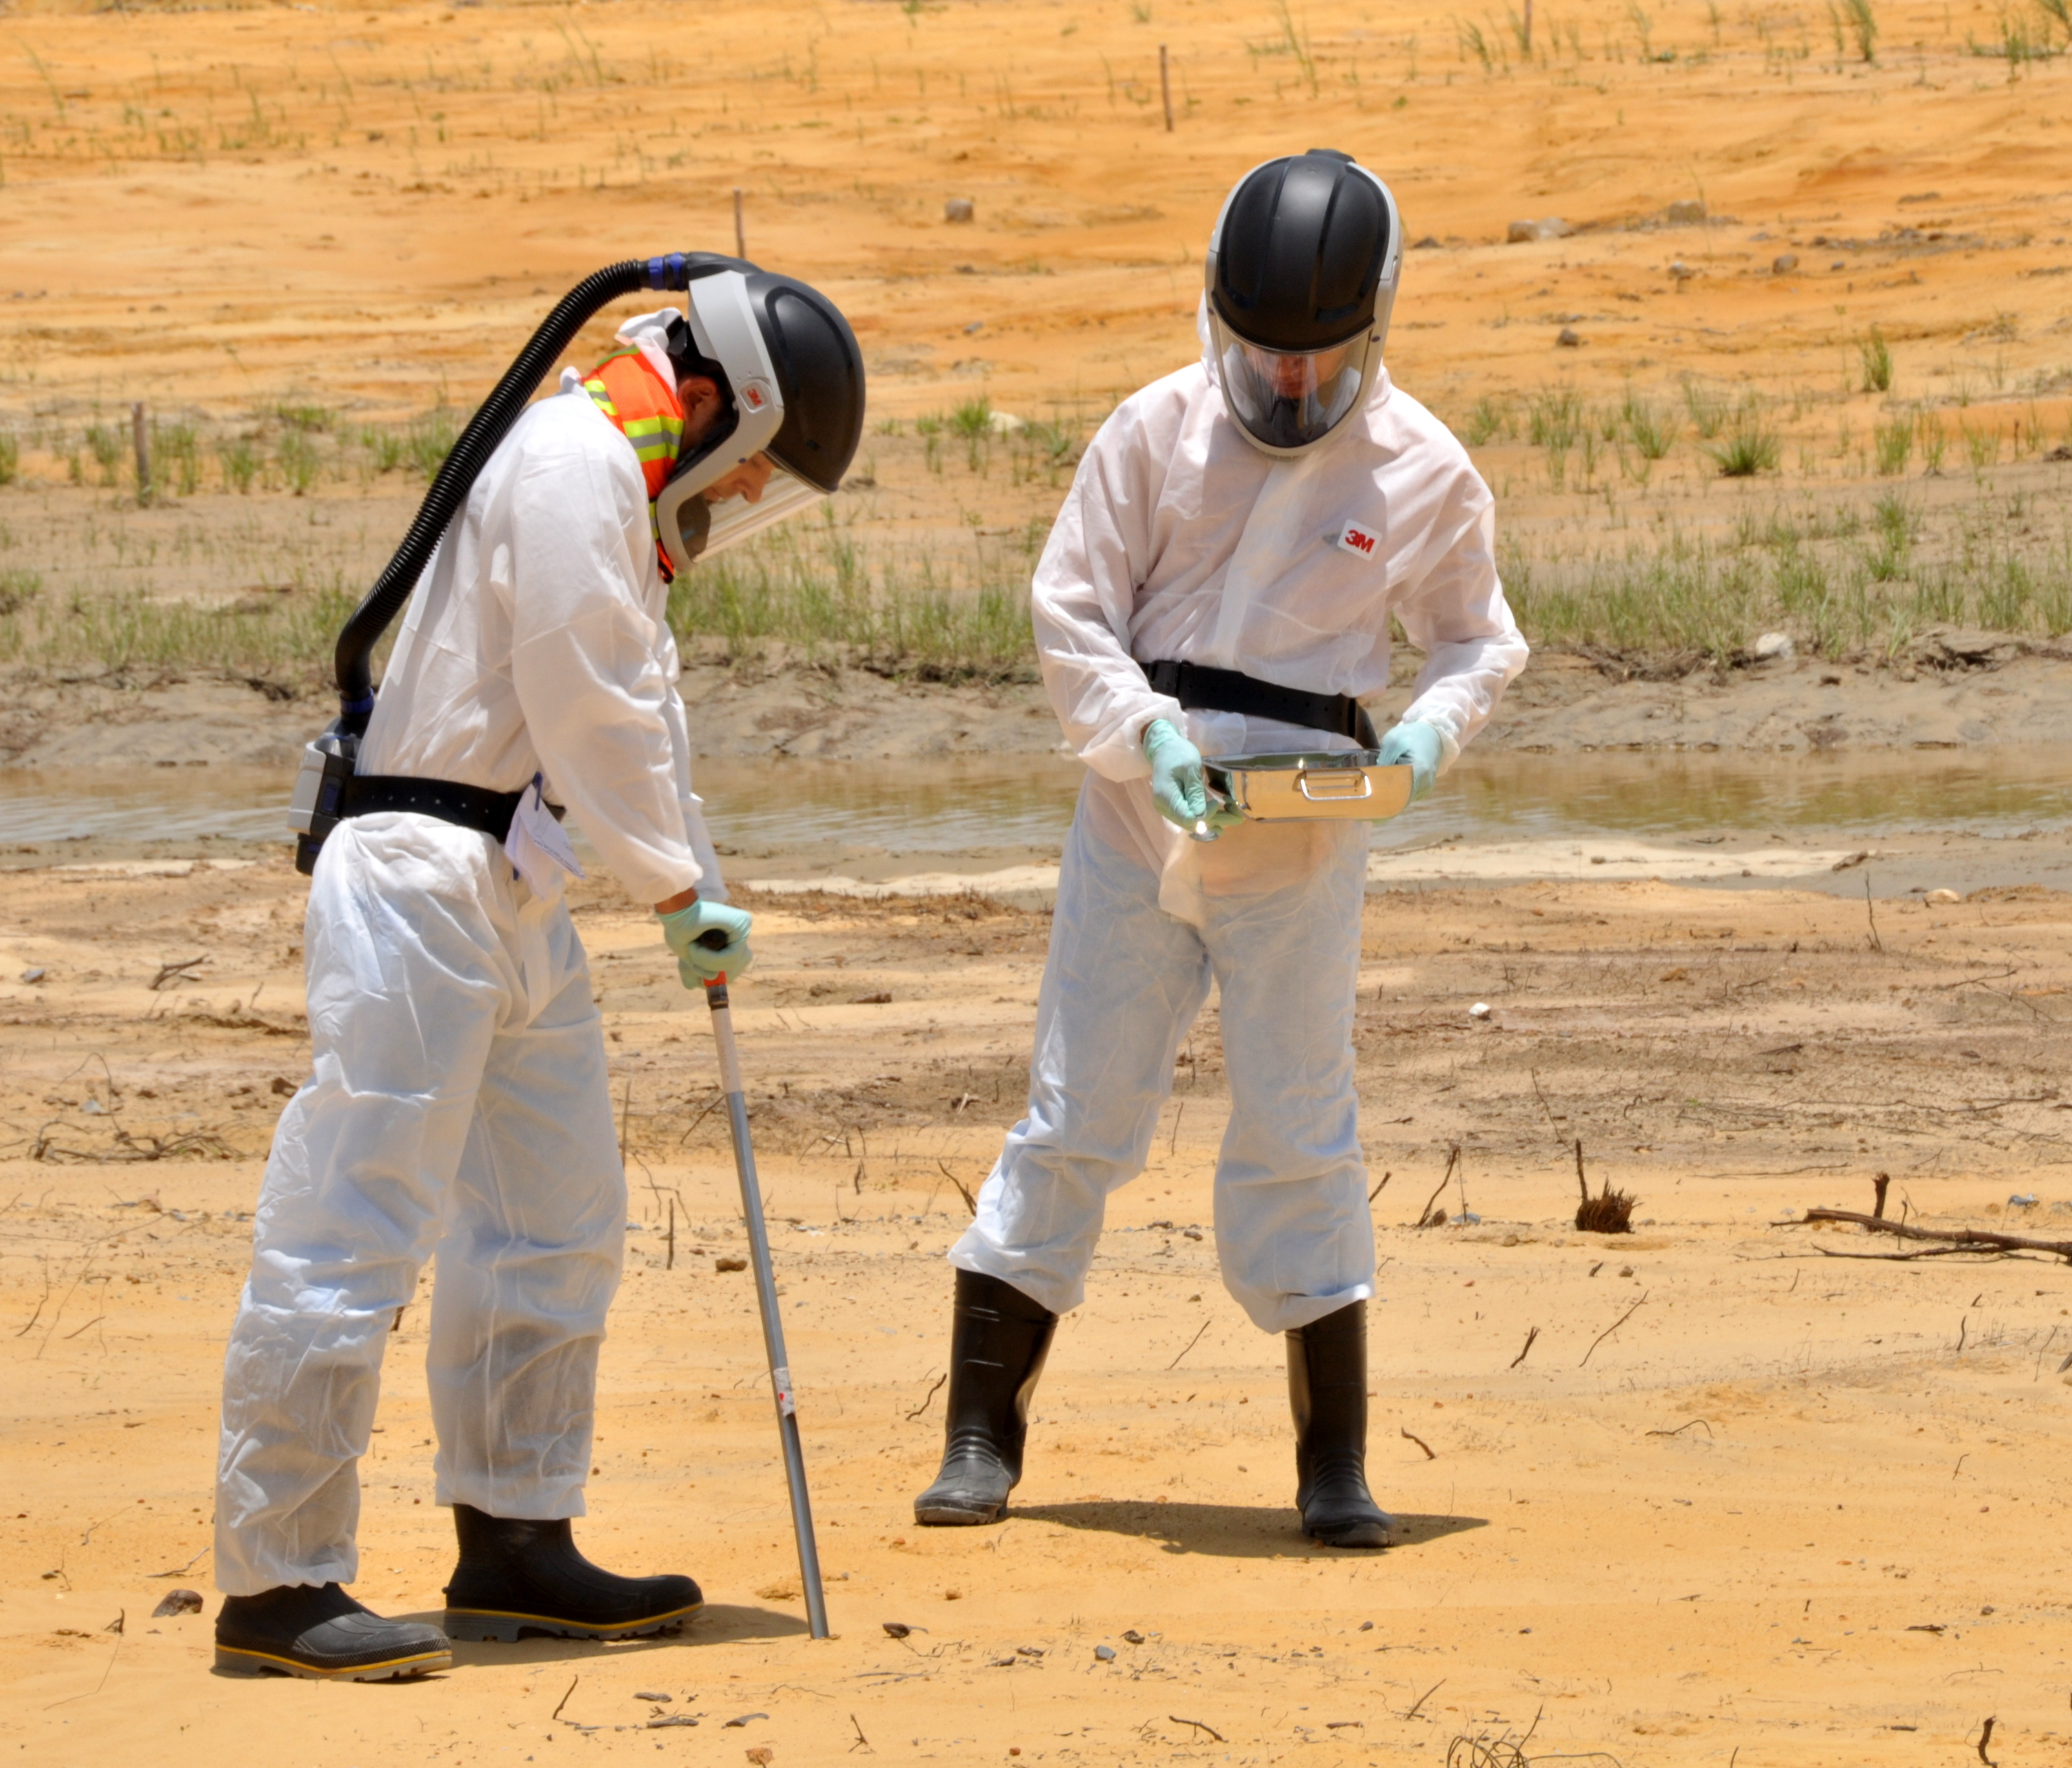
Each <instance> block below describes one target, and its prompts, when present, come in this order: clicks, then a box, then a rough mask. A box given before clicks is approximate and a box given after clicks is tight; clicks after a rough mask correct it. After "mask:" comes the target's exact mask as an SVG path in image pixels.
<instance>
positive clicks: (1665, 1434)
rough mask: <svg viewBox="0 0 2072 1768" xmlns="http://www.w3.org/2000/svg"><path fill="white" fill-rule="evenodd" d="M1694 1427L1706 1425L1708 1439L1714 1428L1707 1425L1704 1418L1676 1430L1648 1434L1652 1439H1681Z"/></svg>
mask: <svg viewBox="0 0 2072 1768" xmlns="http://www.w3.org/2000/svg"><path fill="white" fill-rule="evenodd" d="M1692 1425H1705V1434H1706V1435H1707V1436H1708V1437H1709V1436H1711V1435H1712V1426H1711V1425H1706V1424H1705V1421H1704V1419H1702V1418H1693V1419H1692V1420H1691V1421H1689V1422H1688V1423H1686V1424H1681V1425H1678V1426H1677V1427H1676V1428H1675V1429H1674V1430H1651V1431H1649V1432H1648V1433H1647V1434H1648V1435H1649V1436H1651V1437H1680V1436H1682V1435H1683V1433H1684V1432H1685V1431H1687V1430H1688V1429H1690V1428H1691V1426H1692Z"/></svg>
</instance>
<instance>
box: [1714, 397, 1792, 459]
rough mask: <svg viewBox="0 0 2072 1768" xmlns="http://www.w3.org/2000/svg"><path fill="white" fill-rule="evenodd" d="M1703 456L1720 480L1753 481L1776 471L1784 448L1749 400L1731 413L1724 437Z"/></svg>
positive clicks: (1763, 416)
mask: <svg viewBox="0 0 2072 1768" xmlns="http://www.w3.org/2000/svg"><path fill="white" fill-rule="evenodd" d="M1705 452H1706V453H1707V454H1709V455H1711V456H1712V463H1713V465H1715V466H1716V467H1718V468H1719V469H1720V477H1721V478H1723V479H1753V477H1754V476H1755V475H1757V473H1774V472H1775V471H1777V468H1778V462H1779V461H1781V460H1782V458H1783V454H1784V445H1783V442H1782V440H1781V439H1780V438H1778V434H1777V431H1776V430H1774V429H1773V428H1772V427H1771V426H1770V421H1769V420H1768V418H1767V417H1766V416H1765V415H1764V413H1763V410H1762V406H1761V405H1759V404H1757V402H1756V401H1754V400H1753V399H1745V400H1743V401H1741V404H1740V405H1738V406H1737V408H1736V409H1735V411H1734V415H1733V422H1732V423H1731V424H1729V426H1728V427H1727V432H1726V434H1725V438H1723V439H1722V440H1721V441H1720V442H1716V443H1715V444H1714V445H1713V446H1711V447H1708V449H1707V450H1705Z"/></svg>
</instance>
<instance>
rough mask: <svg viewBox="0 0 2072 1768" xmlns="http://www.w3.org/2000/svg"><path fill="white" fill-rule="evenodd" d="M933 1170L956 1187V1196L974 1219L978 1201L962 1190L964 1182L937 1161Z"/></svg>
mask: <svg viewBox="0 0 2072 1768" xmlns="http://www.w3.org/2000/svg"><path fill="white" fill-rule="evenodd" d="M935 1169H936V1170H937V1171H938V1172H939V1173H940V1174H942V1175H943V1178H947V1179H948V1181H949V1182H951V1183H952V1185H954V1186H956V1188H957V1195H958V1196H960V1197H961V1198H962V1199H964V1207H965V1208H966V1209H968V1210H969V1211H971V1212H972V1215H973V1216H974V1217H976V1215H977V1214H978V1199H976V1197H974V1196H972V1194H971V1193H970V1192H969V1191H968V1190H965V1189H964V1181H963V1180H962V1179H960V1178H958V1177H957V1175H956V1174H955V1173H953V1172H952V1171H951V1170H949V1168H948V1167H947V1166H943V1163H942V1162H940V1161H937V1162H935Z"/></svg>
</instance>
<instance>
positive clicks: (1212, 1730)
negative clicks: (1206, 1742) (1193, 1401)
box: [1165, 1712, 1229, 1743]
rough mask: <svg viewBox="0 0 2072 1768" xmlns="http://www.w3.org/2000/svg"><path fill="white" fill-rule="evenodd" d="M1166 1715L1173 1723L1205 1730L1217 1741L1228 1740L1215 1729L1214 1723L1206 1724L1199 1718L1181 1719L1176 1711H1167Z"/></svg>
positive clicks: (1223, 1741)
mask: <svg viewBox="0 0 2072 1768" xmlns="http://www.w3.org/2000/svg"><path fill="white" fill-rule="evenodd" d="M1165 1717H1166V1718H1167V1719H1168V1720H1169V1721H1171V1723H1173V1724H1174V1725H1192V1726H1193V1727H1194V1729H1195V1730H1197V1731H1206V1732H1207V1733H1208V1734H1209V1735H1210V1736H1211V1737H1213V1738H1215V1740H1216V1741H1217V1742H1218V1743H1225V1742H1227V1741H1229V1740H1228V1739H1227V1738H1226V1737H1224V1736H1223V1733H1221V1732H1220V1731H1219V1730H1217V1729H1216V1728H1215V1726H1214V1725H1206V1724H1204V1723H1203V1722H1202V1721H1201V1720H1199V1719H1182V1717H1180V1716H1179V1714H1178V1713H1177V1712H1169V1713H1167V1714H1166V1715H1165Z"/></svg>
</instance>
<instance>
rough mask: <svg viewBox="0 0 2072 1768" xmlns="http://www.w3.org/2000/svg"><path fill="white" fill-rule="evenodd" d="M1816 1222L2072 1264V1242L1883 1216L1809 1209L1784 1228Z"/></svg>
mask: <svg viewBox="0 0 2072 1768" xmlns="http://www.w3.org/2000/svg"><path fill="white" fill-rule="evenodd" d="M1815 1222H1854V1223H1856V1225H1857V1226H1858V1227H1863V1228H1867V1229H1868V1230H1869V1231H1871V1232H1873V1233H1876V1234H1891V1235H1894V1236H1897V1237H1898V1238H1899V1239H1901V1240H1925V1241H1928V1242H1930V1243H1932V1244H1935V1245H1937V1246H1946V1247H1948V1248H1951V1250H1952V1251H1958V1250H1962V1249H1966V1248H1969V1249H1973V1250H1976V1251H1979V1252H2048V1253H2050V1254H2051V1255H2052V1256H2053V1257H2057V1258H2061V1259H2063V1260H2066V1262H2067V1263H2068V1264H2072V1240H2037V1239H2036V1238H2035V1237H2034V1236H2031V1235H2028V1234H1994V1233H1992V1232H1989V1231H1987V1230H1986V1229H1984V1228H1976V1227H1953V1228H1937V1227H1914V1226H1913V1225H1912V1224H1911V1223H1906V1222H1893V1221H1889V1220H1887V1219H1885V1217H1884V1216H1882V1215H1864V1214H1863V1213H1862V1212H1861V1211H1858V1210H1847V1209H1810V1210H1808V1211H1807V1212H1806V1215H1805V1218H1804V1221H1803V1222H1802V1223H1786V1224H1785V1225H1786V1226H1787V1227H1799V1226H1804V1225H1807V1224H1809V1223H1815Z"/></svg>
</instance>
